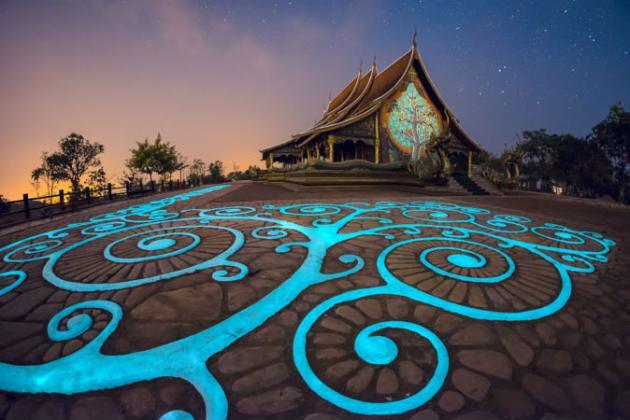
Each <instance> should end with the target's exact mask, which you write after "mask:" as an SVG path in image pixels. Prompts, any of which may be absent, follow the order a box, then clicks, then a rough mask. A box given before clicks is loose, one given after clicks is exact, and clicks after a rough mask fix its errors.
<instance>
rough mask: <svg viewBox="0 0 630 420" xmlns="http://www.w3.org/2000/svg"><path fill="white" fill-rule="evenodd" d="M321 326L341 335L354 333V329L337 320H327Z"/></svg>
mask: <svg viewBox="0 0 630 420" xmlns="http://www.w3.org/2000/svg"><path fill="white" fill-rule="evenodd" d="M321 326H322V327H324V328H326V329H328V330H331V331H334V332H338V333H341V334H347V333H349V332H351V331H352V327H351V326H350V325H348V324H346V323H345V322H343V321H341V320H339V319H337V318H325V319H324V320H322V322H321Z"/></svg>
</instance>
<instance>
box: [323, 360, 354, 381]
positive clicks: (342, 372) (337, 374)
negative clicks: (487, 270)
mask: <svg viewBox="0 0 630 420" xmlns="http://www.w3.org/2000/svg"><path fill="white" fill-rule="evenodd" d="M358 367H359V362H358V361H356V360H344V361H342V362H338V363H335V364H334V365H332V366H330V367H329V368H328V369H326V371H325V372H324V374H325V375H326V377H327V378H329V379H330V380H332V381H336V380H338V379H341V378H343V377H344V376H346V375H348V374H350V372H352V371H354V370H356V369H357V368H358Z"/></svg>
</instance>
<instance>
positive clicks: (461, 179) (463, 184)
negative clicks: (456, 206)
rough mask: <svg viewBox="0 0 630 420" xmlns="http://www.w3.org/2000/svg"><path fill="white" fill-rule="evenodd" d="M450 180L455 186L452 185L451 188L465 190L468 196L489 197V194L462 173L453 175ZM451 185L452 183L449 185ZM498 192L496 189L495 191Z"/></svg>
mask: <svg viewBox="0 0 630 420" xmlns="http://www.w3.org/2000/svg"><path fill="white" fill-rule="evenodd" d="M452 180H454V181H455V182H456V183H457V185H453V187H455V188H456V187H457V186H459V187H460V189H463V190H465V191H466V192H467V193H468V194H472V195H490V192H488V191H486V190H485V189H484V188H483V187H481V186H480V185H479V184H478V183H477V182H475V180H473V179H472V178H470V177H469V176H468V175H466V174H462V173H454V174H453V175H452ZM451 185H452V183H451ZM495 189H496V187H495ZM497 191H498V189H497Z"/></svg>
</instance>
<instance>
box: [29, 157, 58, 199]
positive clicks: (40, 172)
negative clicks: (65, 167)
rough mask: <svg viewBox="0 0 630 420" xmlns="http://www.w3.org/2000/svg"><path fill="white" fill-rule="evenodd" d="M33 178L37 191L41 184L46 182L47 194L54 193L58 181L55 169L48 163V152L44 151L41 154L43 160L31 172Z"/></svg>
mask: <svg viewBox="0 0 630 420" xmlns="http://www.w3.org/2000/svg"><path fill="white" fill-rule="evenodd" d="M31 180H32V182H33V186H34V187H35V190H36V191H38V190H39V184H40V183H44V185H45V186H46V195H53V194H54V192H55V187H56V186H57V184H58V181H57V179H55V177H54V174H53V171H52V169H51V167H50V165H49V164H48V153H46V152H43V153H42V154H41V162H40V164H39V166H38V167H37V168H35V169H33V171H32V172H31ZM38 195H39V192H38Z"/></svg>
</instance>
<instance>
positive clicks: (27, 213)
mask: <svg viewBox="0 0 630 420" xmlns="http://www.w3.org/2000/svg"><path fill="white" fill-rule="evenodd" d="M22 202H23V205H24V216H25V217H26V218H27V219H30V217H31V207H30V203H29V201H28V194H23V195H22Z"/></svg>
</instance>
